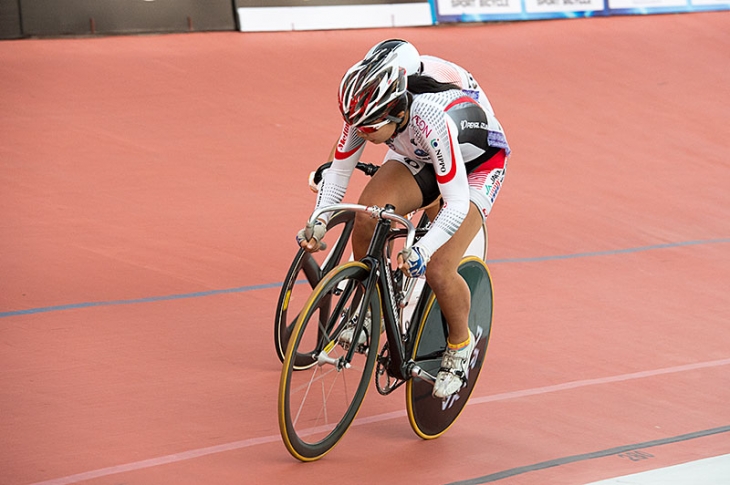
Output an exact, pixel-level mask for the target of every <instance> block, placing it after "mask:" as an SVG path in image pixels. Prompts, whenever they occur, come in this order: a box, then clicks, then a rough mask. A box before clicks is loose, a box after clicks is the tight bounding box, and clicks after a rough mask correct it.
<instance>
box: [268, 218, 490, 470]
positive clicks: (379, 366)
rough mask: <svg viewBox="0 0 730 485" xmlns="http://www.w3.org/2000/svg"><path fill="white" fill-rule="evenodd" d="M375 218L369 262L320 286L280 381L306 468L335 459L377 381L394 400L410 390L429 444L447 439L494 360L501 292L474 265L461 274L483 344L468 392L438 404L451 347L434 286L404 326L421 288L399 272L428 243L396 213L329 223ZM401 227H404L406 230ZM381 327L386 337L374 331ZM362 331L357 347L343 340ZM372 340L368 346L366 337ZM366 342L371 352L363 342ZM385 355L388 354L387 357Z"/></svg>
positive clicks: (472, 261)
mask: <svg viewBox="0 0 730 485" xmlns="http://www.w3.org/2000/svg"><path fill="white" fill-rule="evenodd" d="M327 211H331V212H334V213H335V214H337V213H339V212H342V211H346V212H348V213H355V212H366V213H368V214H370V216H371V217H373V218H377V219H378V221H377V225H376V229H375V231H374V233H373V237H372V241H371V244H370V247H369V249H368V252H367V255H366V256H365V257H364V258H363V259H362V260H360V261H350V262H347V263H345V264H342V265H339V266H337V267H335V268H333V269H330V270H328V271H327V272H326V273H325V274H323V275H322V277H321V279H320V280H319V281H318V283H317V284H316V285H315V288H314V290H313V291H312V292H311V294H310V296H309V298H308V299H307V300H306V302H305V303H304V304H303V306H302V308H301V310H300V311H299V313H298V316H297V319H296V321H295V323H294V325H293V327H292V328H291V331H290V333H289V336H288V339H287V348H286V351H285V352H284V358H283V366H282V373H281V379H280V382H279V405H278V414H279V428H280V431H281V436H282V439H283V441H284V444H285V445H286V448H287V449H288V451H289V452H290V453H291V454H292V455H293V456H294V457H295V458H297V459H299V460H302V461H314V460H317V459H319V458H321V457H322V456H324V455H325V454H326V453H327V452H329V451H330V450H331V449H332V448H333V447H334V446H335V445H336V444H337V443H338V442H339V441H340V439H341V438H342V437H343V436H344V434H345V432H346V431H347V430H348V428H349V427H350V425H351V424H352V422H353V420H354V419H355V416H356V415H357V412H358V410H359V409H360V406H361V404H362V401H363V399H364V397H365V394H366V392H367V389H368V387H369V383H370V379H371V378H372V377H373V375H375V384H376V388H377V390H378V392H380V393H381V394H383V395H387V394H390V393H391V392H393V391H394V390H395V389H397V388H398V387H400V386H401V385H403V384H405V385H406V408H407V412H408V417H409V421H410V424H411V427H412V428H413V430H414V432H415V433H416V434H417V435H418V436H420V437H421V438H424V439H433V438H437V437H438V436H441V435H442V434H443V433H444V432H445V431H446V430H447V429H448V428H449V427H450V426H451V425H452V423H453V422H454V421H455V420H456V418H457V417H458V416H459V414H460V413H461V411H462V409H463V408H464V406H465V405H466V402H467V400H468V398H469V396H470V394H471V392H472V390H473V389H474V385H475V383H476V380H477V378H478V375H479V372H480V370H481V367H482V363H483V362H484V358H485V356H486V350H487V344H488V341H489V335H490V331H491V322H492V285H491V278H490V275H489V270H488V269H487V266H486V264H485V263H484V261H483V260H482V259H481V258H479V257H475V256H469V257H466V258H464V260H462V262H461V264H460V265H459V273H460V274H461V275H462V276H463V277H464V279H465V280H466V282H467V284H468V285H469V289H470V291H471V312H470V314H469V328H470V330H471V331H472V333H473V334H474V336H475V337H476V339H477V343H476V346H475V349H474V352H473V354H472V356H471V360H470V364H469V372H468V379H467V384H466V385H465V387H463V388H462V389H461V390H460V391H458V392H457V393H456V394H454V395H452V396H451V397H449V398H448V399H446V400H441V399H435V398H433V397H432V396H431V392H432V389H433V382H434V380H435V374H436V373H437V372H438V369H439V367H440V363H441V357H442V354H443V352H444V350H445V348H446V337H447V334H448V328H447V325H446V322H445V321H444V318H443V316H442V315H441V311H440V309H439V306H438V301H436V299H435V297H434V295H433V292H432V291H431V290H430V288H429V287H428V285H427V284H425V285H424V286H423V288H422V290H421V293H420V297H419V298H417V300H416V303H415V308H412V312H413V313H412V317H411V318H410V319H408V320H405V319H404V318H403V310H404V307H406V306H407V305H408V302H409V301H410V300H412V298H410V296H409V295H408V293H409V291H411V290H412V288H413V287H414V284H413V282H414V281H416V280H413V279H411V278H407V277H405V276H403V274H402V273H401V272H400V271H399V270H397V269H396V268H395V267H394V264H395V258H394V257H392V255H394V254H395V252H394V251H395V249H396V248H397V247H399V246H400V247H404V246H405V247H411V246H412V245H413V244H414V242H415V241H416V240H417V239H418V238H420V237H421V236H422V235H423V234H425V232H426V229H425V228H419V229H417V228H416V227H414V226H413V224H412V223H411V222H410V221H409V220H408V219H407V218H404V217H402V216H400V215H398V214H396V213H395V212H394V210H393V207H392V206H386V207H385V208H378V207H366V206H362V205H358V204H338V205H335V206H331V207H327V208H323V209H320V210H318V211H315V213H314V214H312V217H311V218H310V221H309V224H310V227H312V226H313V224H314V222H315V221H316V220H317V217H319V216H320V215H321V214H323V213H325V212H327ZM393 222H395V223H397V224H400V225H402V226H404V227H405V229H403V228H397V227H394V226H393ZM368 319H369V321H370V322H371V323H370V325H369V326H370V327H375V328H376V329H377V327H378V322H380V325H382V329H383V330H384V335H385V338H386V341H385V343H384V344H383V345H382V346H379V341H380V337H381V333H380V332H378V331H377V330H375V331H368V329H367V327H368V325H367V324H366V321H367V320H368ZM353 325H354V335H353V338H352V340H351V341H352V342H357V344H355V345H345V344H343V342H342V341H341V339H340V334H341V333H342V331H343V330H344V329H345V328H346V327H348V326H353ZM361 334H362V335H364V338H360V335H361ZM360 342H362V343H360ZM378 349H379V350H378Z"/></svg>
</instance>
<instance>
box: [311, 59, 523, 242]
mask: <svg viewBox="0 0 730 485" xmlns="http://www.w3.org/2000/svg"><path fill="white" fill-rule="evenodd" d="M422 59H423V67H424V70H423V74H425V75H432V77H434V78H435V79H436V80H438V81H442V82H454V83H455V84H458V85H460V86H464V82H466V83H467V86H468V87H469V88H471V89H463V90H449V91H444V92H440V93H425V94H418V95H413V101H412V103H411V106H410V110H409V118H408V123H407V125H406V126H405V127H403V128H402V129H401V130H399V131H397V132H396V134H395V135H394V137H393V138H391V139H390V140H388V141H387V142H386V144H387V145H388V147H389V148H390V151H389V153H388V155H386V160H388V159H391V158H394V157H393V156H394V155H397V156H400V157H402V158H401V159H402V160H406V161H407V163H408V164H411V165H419V164H421V165H423V164H431V165H432V166H433V168H434V172H435V175H436V181H437V183H438V188H439V191H440V193H441V197H442V198H443V201H444V206H443V208H442V210H441V212H439V215H438V216H437V217H436V219H435V220H434V221H433V224H432V226H431V229H430V230H429V232H428V234H426V235H425V236H424V237H423V238H421V239H420V240H419V242H418V243H417V244H416V245H417V246H418V247H420V248H423V249H425V250H426V252H427V253H428V254H429V255H432V254H433V253H434V252H435V251H436V250H437V249H438V248H439V247H441V246H442V245H443V244H444V243H445V242H446V241H447V240H448V239H449V238H450V237H451V236H452V235H453V234H454V233H455V232H456V230H457V229H458V228H459V226H460V225H461V222H462V221H463V220H464V218H465V217H466V215H467V213H468V211H469V183H468V181H467V167H468V166H476V165H479V164H481V163H482V162H483V161H485V160H486V159H487V158H488V154H489V153H493V150H490V149H493V148H500V149H504V150H505V153H506V154H507V155H509V150H510V149H509V145H508V143H507V139H506V137H505V134H504V130H503V129H502V126H501V125H500V123H499V121H497V118H496V117H495V116H494V113H493V111H492V109H491V106H490V104H489V101H488V99H487V97H486V95H484V94H483V91H482V90H481V88H479V86H478V84H476V81H474V80H473V78H472V77H471V76H470V75H469V74H468V72H467V71H465V70H463V69H461V68H459V67H458V66H456V65H455V64H452V63H448V62H447V61H443V60H440V59H438V60H437V61H432V60H431V59H437V58H431V57H429V56H423V57H422ZM431 73H432V74H431ZM464 73H466V74H464ZM457 75H459V76H461V77H460V79H461V81H462V82H461V83H456V82H455V80H456V76H457ZM437 76H438V77H437ZM447 76H452V77H447ZM475 94H476V96H475ZM477 100H478V102H477ZM364 148H365V140H363V139H362V138H360V137H359V136H358V135H357V130H356V129H354V128H352V127H351V126H349V125H347V124H344V126H343V129H342V133H341V135H340V138H339V141H338V143H337V147H336V150H335V156H334V160H333V162H332V166H331V167H330V169H329V170H327V171H326V172H325V173H324V176H323V183H322V186H321V187H320V191H319V196H318V198H317V205H316V207H317V208H319V207H324V206H328V205H332V204H337V203H339V202H340V201H341V200H342V198H343V197H344V194H345V190H346V189H347V186H348V184H349V180H350V176H351V175H352V172H353V171H354V169H355V165H356V164H357V162H358V161H359V160H360V156H361V155H362V152H363V150H364Z"/></svg>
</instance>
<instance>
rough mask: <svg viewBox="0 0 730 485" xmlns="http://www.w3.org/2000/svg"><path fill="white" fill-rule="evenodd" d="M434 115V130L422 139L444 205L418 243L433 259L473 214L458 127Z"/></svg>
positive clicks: (442, 117)
mask: <svg viewBox="0 0 730 485" xmlns="http://www.w3.org/2000/svg"><path fill="white" fill-rule="evenodd" d="M432 113H433V114H434V116H432V117H430V118H431V119H432V120H433V121H430V120H429V123H428V125H429V126H430V127H433V128H432V129H430V130H428V132H424V133H422V135H424V136H423V137H422V138H421V137H419V138H421V139H422V147H423V148H424V149H425V150H426V151H427V152H428V153H429V155H430V158H431V163H432V164H433V168H434V172H435V174H436V182H437V183H438V187H439V191H440V192H441V197H442V199H443V202H444V205H443V207H442V208H441V211H440V212H439V213H438V215H437V216H436V218H435V219H434V221H433V224H432V225H431V228H430V229H429V231H428V233H426V235H425V236H424V237H422V238H421V239H420V240H419V241H418V242H417V243H416V246H417V247H418V248H419V249H424V250H425V251H426V253H427V254H428V255H429V256H431V255H433V254H434V253H435V252H436V251H437V250H438V249H439V248H440V247H441V246H443V245H444V244H445V243H446V242H447V241H448V240H449V239H450V238H451V236H453V235H454V233H456V231H457V230H458V229H459V227H460V226H461V223H462V222H463V221H464V219H465V218H466V215H467V214H468V213H469V182H468V180H467V173H466V166H465V165H464V160H463V158H462V155H461V150H460V149H459V142H458V140H457V136H458V128H457V126H456V124H455V123H454V121H453V120H452V119H451V118H450V117H449V116H448V115H446V114H445V113H444V112H443V111H441V112H440V113H435V112H432Z"/></svg>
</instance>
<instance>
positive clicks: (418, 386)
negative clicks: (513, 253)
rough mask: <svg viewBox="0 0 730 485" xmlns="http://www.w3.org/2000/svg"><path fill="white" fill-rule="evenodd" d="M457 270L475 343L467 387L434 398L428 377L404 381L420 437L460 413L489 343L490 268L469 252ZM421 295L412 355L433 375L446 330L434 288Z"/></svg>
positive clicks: (435, 432) (438, 431)
mask: <svg viewBox="0 0 730 485" xmlns="http://www.w3.org/2000/svg"><path fill="white" fill-rule="evenodd" d="M459 274H461V275H462V277H464V279H465V280H466V282H467V284H468V285H469V290H470V292H471V309H470V312H469V328H470V330H471V331H472V333H473V334H474V336H475V338H476V339H477V343H476V345H475V348H474V353H473V354H472V359H471V362H470V366H469V376H468V383H467V385H466V387H464V388H462V389H461V390H460V391H459V392H457V393H456V394H454V395H453V396H451V397H449V398H448V399H446V400H441V399H435V398H433V397H432V396H431V392H432V391H433V385H432V384H431V383H429V382H427V381H424V380H421V379H418V378H412V379H410V380H409V381H408V382H407V383H406V408H407V411H408V419H409V421H410V423H411V428H412V429H413V431H414V432H415V433H416V434H417V435H418V436H420V437H421V438H423V439H435V438H438V437H439V436H441V435H442V434H443V433H445V432H446V431H447V430H448V429H449V427H451V425H452V424H453V423H454V421H456V419H457V418H458V417H459V415H460V414H461V412H462V410H463V409H464V406H466V403H467V401H468V400H469V396H470V395H471V393H472V391H473V390H474V386H475V385H476V382H477V379H478V378H479V374H480V371H481V368H482V365H483V363H484V359H485V357H486V353H487V345H488V344H489V336H490V333H491V330H492V310H493V292H492V282H491V276H490V274H489V269H488V268H487V265H486V264H485V263H484V261H483V260H482V259H480V258H478V257H475V256H469V257H466V258H464V259H463V260H462V261H461V263H460V264H459ZM422 298H427V300H425V304H423V305H422V306H421V311H422V313H421V315H422V316H421V318H419V319H418V321H420V326H419V328H418V331H417V335H416V339H415V343H414V346H413V353H412V358H413V360H414V361H415V362H416V364H417V365H418V366H419V367H421V368H422V369H423V370H424V371H426V372H428V373H429V374H431V375H432V376H435V375H436V374H437V373H438V370H439V367H440V365H441V355H442V354H443V352H444V350H445V349H446V337H447V334H448V331H447V326H446V322H445V320H444V318H443V315H442V314H441V311H440V308H439V306H438V301H437V300H436V298H435V295H434V294H433V291H432V290H431V289H430V288H427V290H425V291H424V293H423V296H422Z"/></svg>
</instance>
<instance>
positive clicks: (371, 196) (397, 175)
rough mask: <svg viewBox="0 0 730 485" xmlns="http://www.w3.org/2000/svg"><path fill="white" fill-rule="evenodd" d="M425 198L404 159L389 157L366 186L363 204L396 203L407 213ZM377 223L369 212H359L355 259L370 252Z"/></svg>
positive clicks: (354, 248)
mask: <svg viewBox="0 0 730 485" xmlns="http://www.w3.org/2000/svg"><path fill="white" fill-rule="evenodd" d="M421 201H422V196H421V189H420V188H419V186H418V183H417V182H416V180H415V178H414V177H413V174H412V173H411V170H409V169H408V167H407V165H405V164H404V163H402V162H401V161H399V160H395V159H389V160H387V161H386V162H385V163H384V164H383V165H382V166H381V167H380V169H379V170H378V171H377V173H376V174H375V175H373V177H372V179H370V181H369V182H368V184H367V185H366V186H365V188H364V189H363V191H362V194H361V195H360V200H359V203H360V204H363V205H368V206H371V205H377V206H379V207H384V206H385V205H386V204H392V205H394V206H395V211H396V212H397V213H398V214H401V215H405V214H408V213H409V212H412V211H414V210H416V209H418V208H419V207H420V206H421ZM376 223H377V221H376V220H375V219H373V218H371V217H370V216H369V215H367V214H364V213H361V212H359V213H358V214H357V215H356V217H355V228H354V230H353V232H352V249H353V253H354V255H355V259H360V258H362V257H363V256H364V255H365V253H366V252H367V249H368V246H369V245H370V238H371V236H372V234H373V230H374V229H375V224H376Z"/></svg>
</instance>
